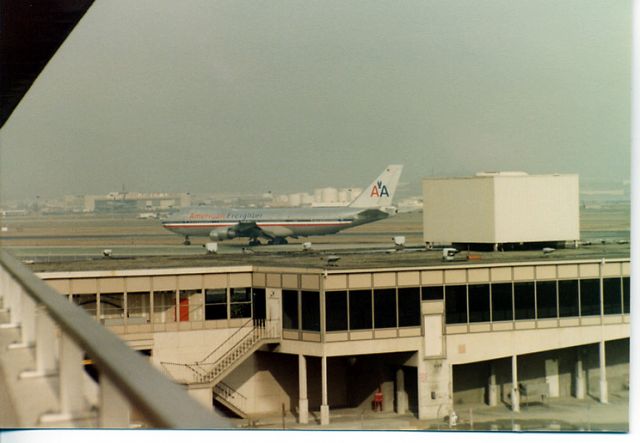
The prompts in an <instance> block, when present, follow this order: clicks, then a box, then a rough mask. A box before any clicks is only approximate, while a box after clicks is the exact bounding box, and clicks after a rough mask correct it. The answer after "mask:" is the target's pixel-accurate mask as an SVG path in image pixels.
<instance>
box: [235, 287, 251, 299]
mask: <svg viewBox="0 0 640 443" xmlns="http://www.w3.org/2000/svg"><path fill="white" fill-rule="evenodd" d="M231 301H232V302H247V301H251V288H231Z"/></svg>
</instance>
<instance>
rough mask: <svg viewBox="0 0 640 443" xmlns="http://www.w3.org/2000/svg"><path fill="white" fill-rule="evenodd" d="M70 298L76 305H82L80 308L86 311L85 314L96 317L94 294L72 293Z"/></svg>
mask: <svg viewBox="0 0 640 443" xmlns="http://www.w3.org/2000/svg"><path fill="white" fill-rule="evenodd" d="M71 299H72V300H73V302H74V303H75V304H77V305H78V306H82V308H83V309H84V310H85V311H87V314H89V315H90V316H92V317H93V318H95V317H96V312H97V310H96V307H97V304H96V300H97V298H96V294H74V295H72V296H71Z"/></svg>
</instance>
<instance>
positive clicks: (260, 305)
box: [251, 288, 267, 319]
mask: <svg viewBox="0 0 640 443" xmlns="http://www.w3.org/2000/svg"><path fill="white" fill-rule="evenodd" d="M251 293H252V294H251V299H252V300H251V302H252V303H253V318H259V319H265V318H267V297H266V291H265V289H264V288H253V289H251Z"/></svg>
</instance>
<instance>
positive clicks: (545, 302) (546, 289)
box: [536, 281, 558, 318]
mask: <svg viewBox="0 0 640 443" xmlns="http://www.w3.org/2000/svg"><path fill="white" fill-rule="evenodd" d="M536 297H537V300H536V305H537V308H538V318H556V317H557V316H558V299H557V294H556V282H555V281H539V282H536Z"/></svg>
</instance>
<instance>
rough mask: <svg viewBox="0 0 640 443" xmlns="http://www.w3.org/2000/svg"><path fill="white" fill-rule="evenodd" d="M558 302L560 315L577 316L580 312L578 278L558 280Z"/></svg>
mask: <svg viewBox="0 0 640 443" xmlns="http://www.w3.org/2000/svg"><path fill="white" fill-rule="evenodd" d="M558 304H559V305H560V317H577V316H578V315H579V314H580V299H579V296H578V280H560V281H559V282H558Z"/></svg>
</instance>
